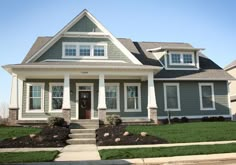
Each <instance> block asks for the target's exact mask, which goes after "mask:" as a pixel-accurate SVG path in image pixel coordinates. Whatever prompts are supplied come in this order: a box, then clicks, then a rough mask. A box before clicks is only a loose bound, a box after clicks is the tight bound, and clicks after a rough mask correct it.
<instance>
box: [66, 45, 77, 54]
mask: <svg viewBox="0 0 236 165" xmlns="http://www.w3.org/2000/svg"><path fill="white" fill-rule="evenodd" d="M65 56H76V45H65Z"/></svg>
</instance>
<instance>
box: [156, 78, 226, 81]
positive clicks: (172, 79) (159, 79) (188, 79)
mask: <svg viewBox="0 0 236 165" xmlns="http://www.w3.org/2000/svg"><path fill="white" fill-rule="evenodd" d="M154 80H155V81H228V80H229V79H224V78H181V79H177V78H154Z"/></svg>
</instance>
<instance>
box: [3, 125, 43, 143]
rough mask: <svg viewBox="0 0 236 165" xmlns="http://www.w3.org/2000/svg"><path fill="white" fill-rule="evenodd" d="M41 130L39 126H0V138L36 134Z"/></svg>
mask: <svg viewBox="0 0 236 165" xmlns="http://www.w3.org/2000/svg"><path fill="white" fill-rule="evenodd" d="M40 131H41V129H40V128H33V127H5V126H4V127H2V126H1V127H0V140H3V139H7V138H12V137H20V136H26V135H29V134H36V133H39V132H40Z"/></svg>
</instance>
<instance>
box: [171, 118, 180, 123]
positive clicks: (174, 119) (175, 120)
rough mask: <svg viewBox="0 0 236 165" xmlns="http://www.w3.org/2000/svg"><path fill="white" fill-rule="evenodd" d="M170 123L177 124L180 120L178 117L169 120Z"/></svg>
mask: <svg viewBox="0 0 236 165" xmlns="http://www.w3.org/2000/svg"><path fill="white" fill-rule="evenodd" d="M171 121H172V122H173V123H179V122H180V119H179V118H178V117H174V118H173V119H171Z"/></svg>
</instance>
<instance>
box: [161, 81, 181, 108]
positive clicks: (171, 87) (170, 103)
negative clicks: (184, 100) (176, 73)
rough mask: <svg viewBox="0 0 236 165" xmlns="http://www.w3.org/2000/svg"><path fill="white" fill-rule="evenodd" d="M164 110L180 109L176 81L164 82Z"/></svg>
mask: <svg viewBox="0 0 236 165" xmlns="http://www.w3.org/2000/svg"><path fill="white" fill-rule="evenodd" d="M164 103H165V111H180V93H179V84H178V83H164Z"/></svg>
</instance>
